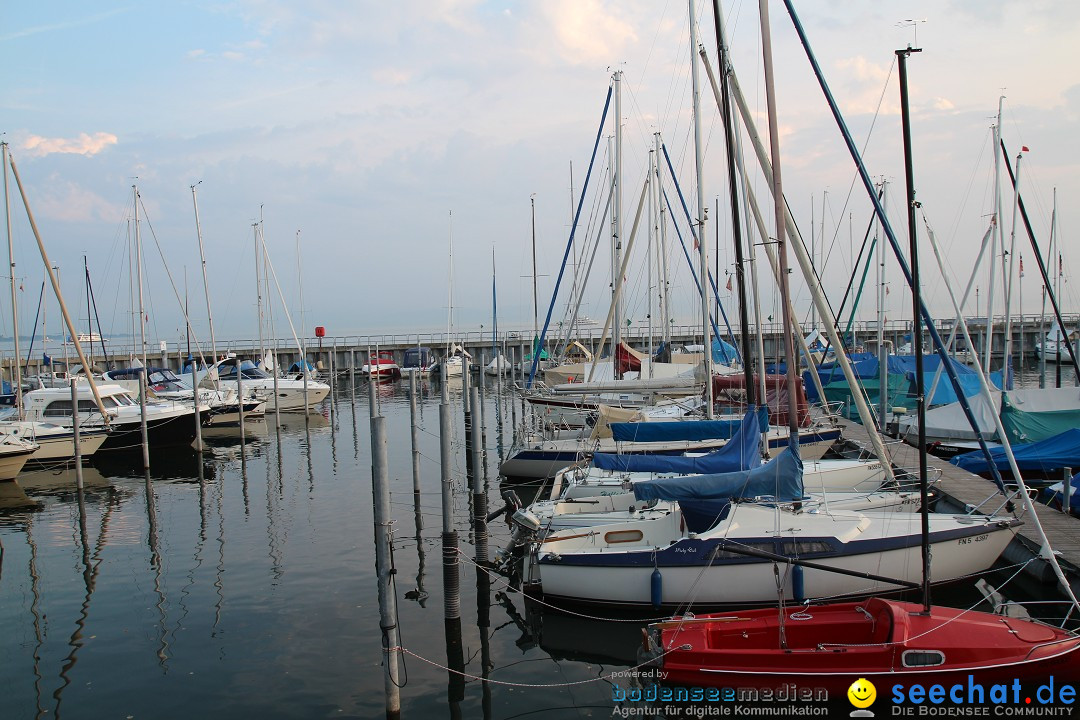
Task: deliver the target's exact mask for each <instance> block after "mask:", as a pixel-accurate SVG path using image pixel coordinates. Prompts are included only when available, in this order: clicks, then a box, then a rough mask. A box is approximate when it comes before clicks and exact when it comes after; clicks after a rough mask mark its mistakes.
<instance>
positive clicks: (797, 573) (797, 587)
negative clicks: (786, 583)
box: [791, 565, 806, 602]
mask: <svg viewBox="0 0 1080 720" xmlns="http://www.w3.org/2000/svg"><path fill="white" fill-rule="evenodd" d="M805 594H806V588H805V587H804V584H803V568H802V565H792V566H791V595H792V597H794V598H795V600H796V601H798V602H802V601H803V600H804V599H805V597H804V596H805Z"/></svg>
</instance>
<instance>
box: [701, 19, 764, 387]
mask: <svg viewBox="0 0 1080 720" xmlns="http://www.w3.org/2000/svg"><path fill="white" fill-rule="evenodd" d="M719 5H720V0H713V25H714V28H715V31H716V50H717V58H718V62H719V64H720V87H721V100H722V105H723V110H722V112H723V114H724V117H723V121H724V147H725V149H726V150H727V170H728V191H729V192H728V194H729V196H730V199H731V234H732V242H734V244H735V280H736V282H737V283H738V287H739V334H740V335H741V336H742V337H741V339H742V343H741V345H742V355H743V372H744V374H745V378H746V380H745V381H746V401H747V403H748V404H750V405H753V404H755V400H754V368H753V364H752V363H751V362H750V357H751V355H750V313H749V308H748V307H747V306H746V299H747V293H746V266H745V264H744V262H743V247H742V224H741V222H740V221H741V216H740V213H739V190H738V183H737V182H736V172H735V133H734V130H733V125H734V122H735V121H734V117H733V116H732V114H731V94H730V90H729V89H728V59H727V54H728V50H727V43H725V42H724V31H723V26H722V24H721V22H722V20H721V15H720V8H719ZM694 67H697V63H695V64H694ZM718 212H719V211H718ZM719 227H720V222H719V219H718V220H717V228H718V229H719ZM717 279H719V275H718V276H717Z"/></svg>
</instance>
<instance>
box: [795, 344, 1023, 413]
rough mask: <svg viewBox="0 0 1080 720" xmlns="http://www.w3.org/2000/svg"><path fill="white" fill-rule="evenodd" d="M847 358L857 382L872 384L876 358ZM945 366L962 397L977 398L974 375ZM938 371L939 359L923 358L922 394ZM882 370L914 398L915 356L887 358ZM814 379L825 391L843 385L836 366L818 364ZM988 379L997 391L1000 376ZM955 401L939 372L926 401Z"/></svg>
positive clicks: (811, 388) (809, 392) (812, 391)
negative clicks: (901, 380) (901, 379)
mask: <svg viewBox="0 0 1080 720" xmlns="http://www.w3.org/2000/svg"><path fill="white" fill-rule="evenodd" d="M848 357H849V359H850V360H851V369H852V371H854V373H855V377H856V378H858V379H860V380H876V379H877V378H878V375H879V370H878V368H879V365H880V363H879V362H878V358H877V356H876V355H874V354H873V353H852V354H851V355H849V356H848ZM949 364H950V365H951V366H952V367H953V369H954V370H955V371H956V375H957V377H958V378H959V380H960V387H961V388H962V389H963V391H964V396H965V397H971V396H972V395H977V394H978V393H979V392H980V389H979V376H978V373H976V372H975V371H974V370H972V369H971V368H969V367H968V366H967V365H964V364H963V363H961V362H959V361H957V360H953V359H950V360H949ZM940 367H941V357H940V356H938V355H925V356H923V372H924V373H925V380H924V382H925V383H926V388H925V389H926V390H929V389H930V385H931V384H932V383H933V382H934V375H935V374H936V373H937V371H938V368H940ZM886 369H887V370H888V374H889V375H891V376H896V375H899V376H902V377H904V378H905V379H906V380H907V382H908V383H909V384H910V389H909V390H908V393H907V395H910V396H911V397H914V395H915V356H914V355H889V356H888V358H887V360H886ZM810 373H811V371H810V370H807V371H805V372H804V373H803V384H804V385H805V386H806V397H807V399H808V400H809V401H810V402H818V401H819V400H820V399H819V398H818V397H817V387H816V386H815V385H814V383H813V380H812V378H811V376H810ZM818 376H819V377H820V378H821V384H822V386H825V387H828V386H829V384H830V383H842V382H844V373H843V371H842V370H841V369H840V365H839V364H838V363H836V362H828V363H822V365H821V366H820V367H818ZM989 379H990V382H991V383H992V384H993V385H994V386H995V387H998V388H1000V387H1001V383H1002V376H1001V372H1000V371H998V372H994V373H990V377H989ZM956 400H957V397H956V393H955V392H953V387H952V383H951V382H949V378H948V377H947V376H946V375H945V374H944V372H943V373H942V376H941V379H940V380H938V384H937V388H935V389H934V396H933V397H932V398H931V399H930V404H931V405H947V404H948V403H952V402H956Z"/></svg>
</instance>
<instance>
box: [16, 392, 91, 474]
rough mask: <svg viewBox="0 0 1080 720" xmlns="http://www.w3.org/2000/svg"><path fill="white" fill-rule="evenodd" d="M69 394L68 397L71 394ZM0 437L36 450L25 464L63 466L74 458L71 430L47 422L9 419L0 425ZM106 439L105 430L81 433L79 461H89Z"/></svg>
mask: <svg viewBox="0 0 1080 720" xmlns="http://www.w3.org/2000/svg"><path fill="white" fill-rule="evenodd" d="M68 392H69V397H70V390H69V391H68ZM0 437H4V438H8V437H11V438H18V439H21V440H26V441H28V442H31V443H34V444H36V445H37V446H38V449H37V451H36V452H34V453H33V454H32V455H31V456H30V458H29V460H28V462H31V463H35V464H52V463H64V462H68V461H70V460H72V459H73V458H74V457H75V437H74V433H73V432H72V429H71V428H70V427H63V426H61V425H57V424H55V423H50V422H38V421H33V420H17V419H14V418H11V419H7V420H2V421H0ZM106 438H108V433H106V432H105V431H104V430H93V429H90V428H86V429H80V431H79V455H80V457H82V458H83V459H86V458H89V457H91V456H92V455H93V454H94V453H95V452H97V450H98V448H100V447H101V445H102V443H104V442H105V440H106Z"/></svg>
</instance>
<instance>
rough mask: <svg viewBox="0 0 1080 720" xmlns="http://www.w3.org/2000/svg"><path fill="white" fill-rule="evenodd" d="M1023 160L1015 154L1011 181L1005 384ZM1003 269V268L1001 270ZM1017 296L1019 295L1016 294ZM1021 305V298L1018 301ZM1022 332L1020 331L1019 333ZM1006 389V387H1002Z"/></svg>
mask: <svg viewBox="0 0 1080 720" xmlns="http://www.w3.org/2000/svg"><path fill="white" fill-rule="evenodd" d="M1023 159H1024V153H1023V152H1019V153H1017V154H1016V175H1015V177H1014V180H1013V201H1012V230H1011V232H1010V234H1009V265H1008V272H1007V274H1006V278H1007V280H1006V282H1005V358H1004V365H1003V366H1002V372H1001V375H1002V378H1003V381H1004V382H1005V383H1007V382H1008V378H1009V374H1010V373H1011V370H1012V368H1011V367H1010V366H1011V364H1012V313H1011V312H1010V311H1011V309H1012V308H1011V304H1012V284H1013V274H1014V273H1013V269H1014V267H1015V264H1016V216H1017V215H1019V214H1020V213H1019V212H1017V207H1018V206H1019V204H1020V162H1021V161H1022V160H1023ZM1002 269H1004V268H1002ZM1018 294H1019V293H1018ZM1020 302H1021V303H1023V298H1021V299H1020ZM1021 307H1022V306H1021ZM1023 316H1024V312H1023V309H1021V310H1020V317H1021V319H1022V318H1023ZM1021 332H1022V331H1021ZM1068 341H1069V340H1068V338H1065V342H1068ZM1003 387H1005V388H1006V389H1008V385H1007V384H1005V385H1003Z"/></svg>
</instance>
